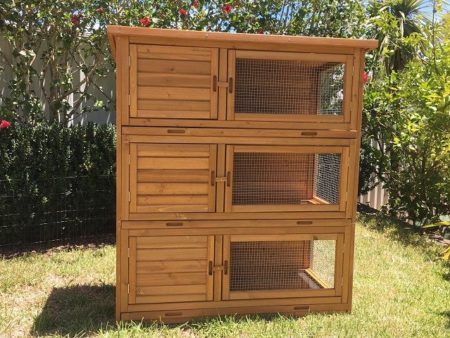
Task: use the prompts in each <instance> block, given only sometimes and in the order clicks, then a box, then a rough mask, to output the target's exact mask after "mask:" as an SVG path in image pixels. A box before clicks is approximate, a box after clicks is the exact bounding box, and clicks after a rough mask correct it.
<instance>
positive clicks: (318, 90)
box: [228, 50, 353, 123]
mask: <svg viewBox="0 0 450 338" xmlns="http://www.w3.org/2000/svg"><path fill="white" fill-rule="evenodd" d="M228 59H229V77H230V78H231V79H234V81H231V82H232V83H233V88H232V89H231V90H230V91H229V94H228V95H229V98H228V119H229V120H253V121H286V120H291V121H311V122H313V121H316V122H336V123H344V122H349V121H350V91H351V76H352V67H353V64H352V62H353V60H352V58H351V57H350V56H346V55H329V54H312V53H308V54H304V53H281V52H258V51H239V50H238V51H230V52H229V55H228Z"/></svg>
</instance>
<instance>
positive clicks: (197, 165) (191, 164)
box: [137, 157, 209, 169]
mask: <svg viewBox="0 0 450 338" xmlns="http://www.w3.org/2000/svg"><path fill="white" fill-rule="evenodd" d="M137 168H138V169H181V168H183V169H209V158H204V157H191V158H175V157H167V158H152V157H140V158H138V163H137Z"/></svg>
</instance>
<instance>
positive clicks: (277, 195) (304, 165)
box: [232, 152, 341, 205]
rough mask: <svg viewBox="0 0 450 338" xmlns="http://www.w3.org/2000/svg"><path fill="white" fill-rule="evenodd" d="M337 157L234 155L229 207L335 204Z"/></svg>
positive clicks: (338, 178)
mask: <svg viewBox="0 0 450 338" xmlns="http://www.w3.org/2000/svg"><path fill="white" fill-rule="evenodd" d="M340 160H341V155H340V154H314V153H294V152H292V153H288V152H287V153H276V152H235V153H234V157H233V194H232V203H233V205H299V204H337V203H338V201H339V182H340Z"/></svg>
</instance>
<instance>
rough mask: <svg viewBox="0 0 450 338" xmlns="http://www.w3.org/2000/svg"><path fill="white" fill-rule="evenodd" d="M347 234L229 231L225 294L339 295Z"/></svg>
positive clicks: (230, 296) (227, 296) (226, 296)
mask: <svg viewBox="0 0 450 338" xmlns="http://www.w3.org/2000/svg"><path fill="white" fill-rule="evenodd" d="M342 250H343V235H341V234H320V235H307V234H302V235H292V234H290V235H226V236H224V262H226V263H225V264H226V265H227V266H228V273H227V274H224V276H223V298H224V299H257V298H284V297H286V298H289V297H303V296H305V297H306V296H324V297H325V296H335V295H340V294H341V292H342V290H341V276H342V252H343V251H342Z"/></svg>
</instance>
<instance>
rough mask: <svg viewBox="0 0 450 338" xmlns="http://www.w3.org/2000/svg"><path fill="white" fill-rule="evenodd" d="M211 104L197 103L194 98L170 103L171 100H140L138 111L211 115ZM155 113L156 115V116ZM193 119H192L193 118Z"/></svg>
mask: <svg viewBox="0 0 450 338" xmlns="http://www.w3.org/2000/svg"><path fill="white" fill-rule="evenodd" d="M209 109H210V103H209V100H208V101H195V100H192V98H188V99H187V100H183V101H181V102H180V101H170V100H144V99H140V100H138V110H151V111H153V110H154V111H156V112H157V111H171V112H176V111H178V112H180V113H185V112H187V111H188V112H189V111H193V112H204V113H205V114H206V113H207V114H209ZM156 112H155V114H156ZM186 114H187V113H186ZM191 118H192V117H191Z"/></svg>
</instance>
